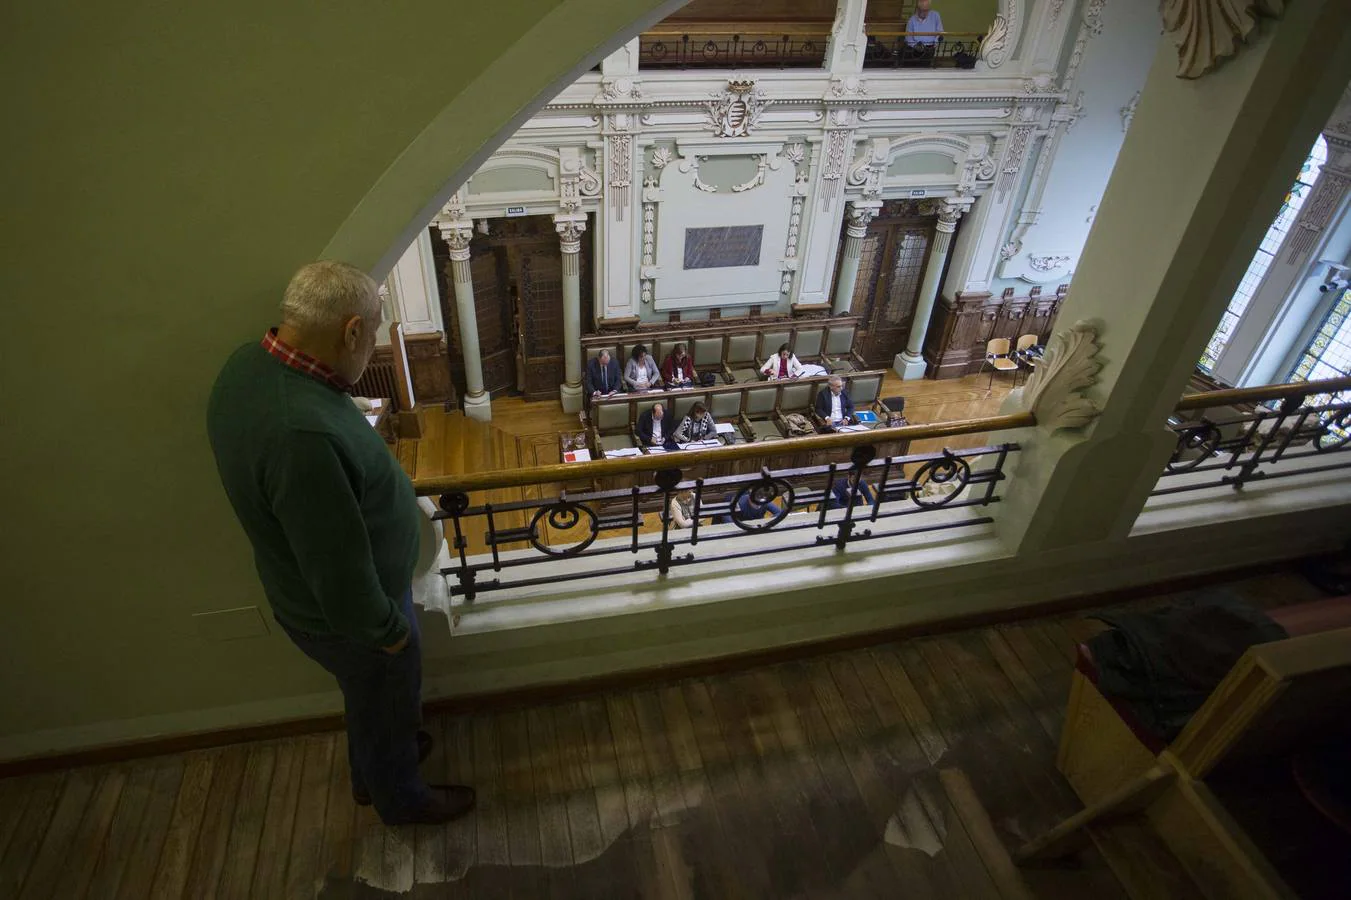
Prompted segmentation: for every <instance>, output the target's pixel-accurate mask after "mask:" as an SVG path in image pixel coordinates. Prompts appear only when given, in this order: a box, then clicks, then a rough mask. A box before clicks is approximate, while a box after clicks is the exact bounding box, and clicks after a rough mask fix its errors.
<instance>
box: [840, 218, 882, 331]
mask: <svg viewBox="0 0 1351 900" xmlns="http://www.w3.org/2000/svg"><path fill="white" fill-rule="evenodd" d="M881 208H882V201H880V200H852V201H850V203H849V209H848V212H846V213H845V224H844V235H845V237H844V250H843V251H842V253H841V256H840V275H839V277H838V278H837V279H836V280H835V296H834V303H833V305H832V309H831V311H832V312H833V313H834V314H835V315H837V316H844V315H848V314H849V307H850V306H852V305H853V303H854V285H855V284H856V283H857V282H858V264H859V260H860V258H861V257H862V255H863V238H864V237H866V236H867V234H868V223H869V222H871V221H872V220H873V219H874V218H875V217H876V216H877V212H878V210H880V209H881Z"/></svg>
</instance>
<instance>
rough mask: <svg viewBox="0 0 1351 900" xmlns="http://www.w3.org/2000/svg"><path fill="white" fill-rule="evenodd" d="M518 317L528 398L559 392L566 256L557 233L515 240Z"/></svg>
mask: <svg viewBox="0 0 1351 900" xmlns="http://www.w3.org/2000/svg"><path fill="white" fill-rule="evenodd" d="M509 258H510V260H511V262H510V266H511V273H512V285H513V287H514V289H515V294H516V321H517V322H518V323H519V327H520V334H519V353H520V357H521V364H522V371H521V391H522V393H523V394H525V398H526V399H527V400H541V399H546V398H556V397H557V396H558V386H559V385H560V384H562V383H563V379H564V373H563V258H562V254H561V253H560V252H559V249H558V239H557V238H556V237H555V238H554V239H553V240H549V241H540V242H537V243H528V244H527V243H521V244H514V245H512V246H511V248H510V251H509Z"/></svg>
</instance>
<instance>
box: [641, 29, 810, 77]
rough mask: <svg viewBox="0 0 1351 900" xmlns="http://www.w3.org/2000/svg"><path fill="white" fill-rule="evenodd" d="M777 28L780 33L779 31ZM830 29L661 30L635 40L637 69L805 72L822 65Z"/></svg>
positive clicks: (649, 32) (647, 33) (650, 32)
mask: <svg viewBox="0 0 1351 900" xmlns="http://www.w3.org/2000/svg"><path fill="white" fill-rule="evenodd" d="M780 28H782V30H779V29H780ZM829 37H830V26H828V25H827V26H824V27H820V26H817V27H813V28H808V29H801V28H795V27H792V25H791V23H766V24H764V25H759V26H757V25H751V24H748V25H745V26H739V27H737V28H728V27H717V26H712V27H704V26H695V25H693V24H691V26H690V27H688V28H685V29H671V28H663V29H657V30H654V31H648V32H644V33H643V34H642V35H641V36H640V37H639V39H638V67H639V68H640V69H693V68H702V69H754V68H778V69H789V68H798V69H800V68H811V69H819V68H821V66H823V65H824V64H825V59H826V41H827V39H828V38H829Z"/></svg>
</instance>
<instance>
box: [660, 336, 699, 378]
mask: <svg viewBox="0 0 1351 900" xmlns="http://www.w3.org/2000/svg"><path fill="white" fill-rule="evenodd" d="M661 377H662V380H663V381H665V382H666V386H667V387H668V388H687V387H693V386H694V382H695V379H697V378H698V377H699V376H698V374H696V373H695V371H694V358H693V357H691V356H690V355H689V354H688V353H686V352H685V345H684V344H676V345H675V349H673V350H672V351H671V352H670V354H669V355H667V357H666V361H665V362H663V363H662V364H661Z"/></svg>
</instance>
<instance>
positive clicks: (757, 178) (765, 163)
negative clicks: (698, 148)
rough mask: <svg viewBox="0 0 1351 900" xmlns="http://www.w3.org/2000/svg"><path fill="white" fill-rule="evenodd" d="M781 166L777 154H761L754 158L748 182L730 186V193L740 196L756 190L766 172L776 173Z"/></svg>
mask: <svg viewBox="0 0 1351 900" xmlns="http://www.w3.org/2000/svg"><path fill="white" fill-rule="evenodd" d="M782 165H783V160H782V159H781V158H780V157H779V155H778V154H769V153H761V154H760V155H759V156H757V157H756V158H755V174H754V175H753V176H751V178H750V180H749V181H744V182H742V183H741V184H734V185H732V193H734V194H740V193H744V192H745V191H749V190H753V189H755V188H758V187H759V186H760V185H762V184H764V183H765V173H766V172H768V171H770V170H771V169H772V170H774V171H776V172H777V171H778V170H779V168H780V167H781V166H782ZM696 179H697V175H696ZM695 186H696V187H697V186H698V182H697V180H696V183H695Z"/></svg>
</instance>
